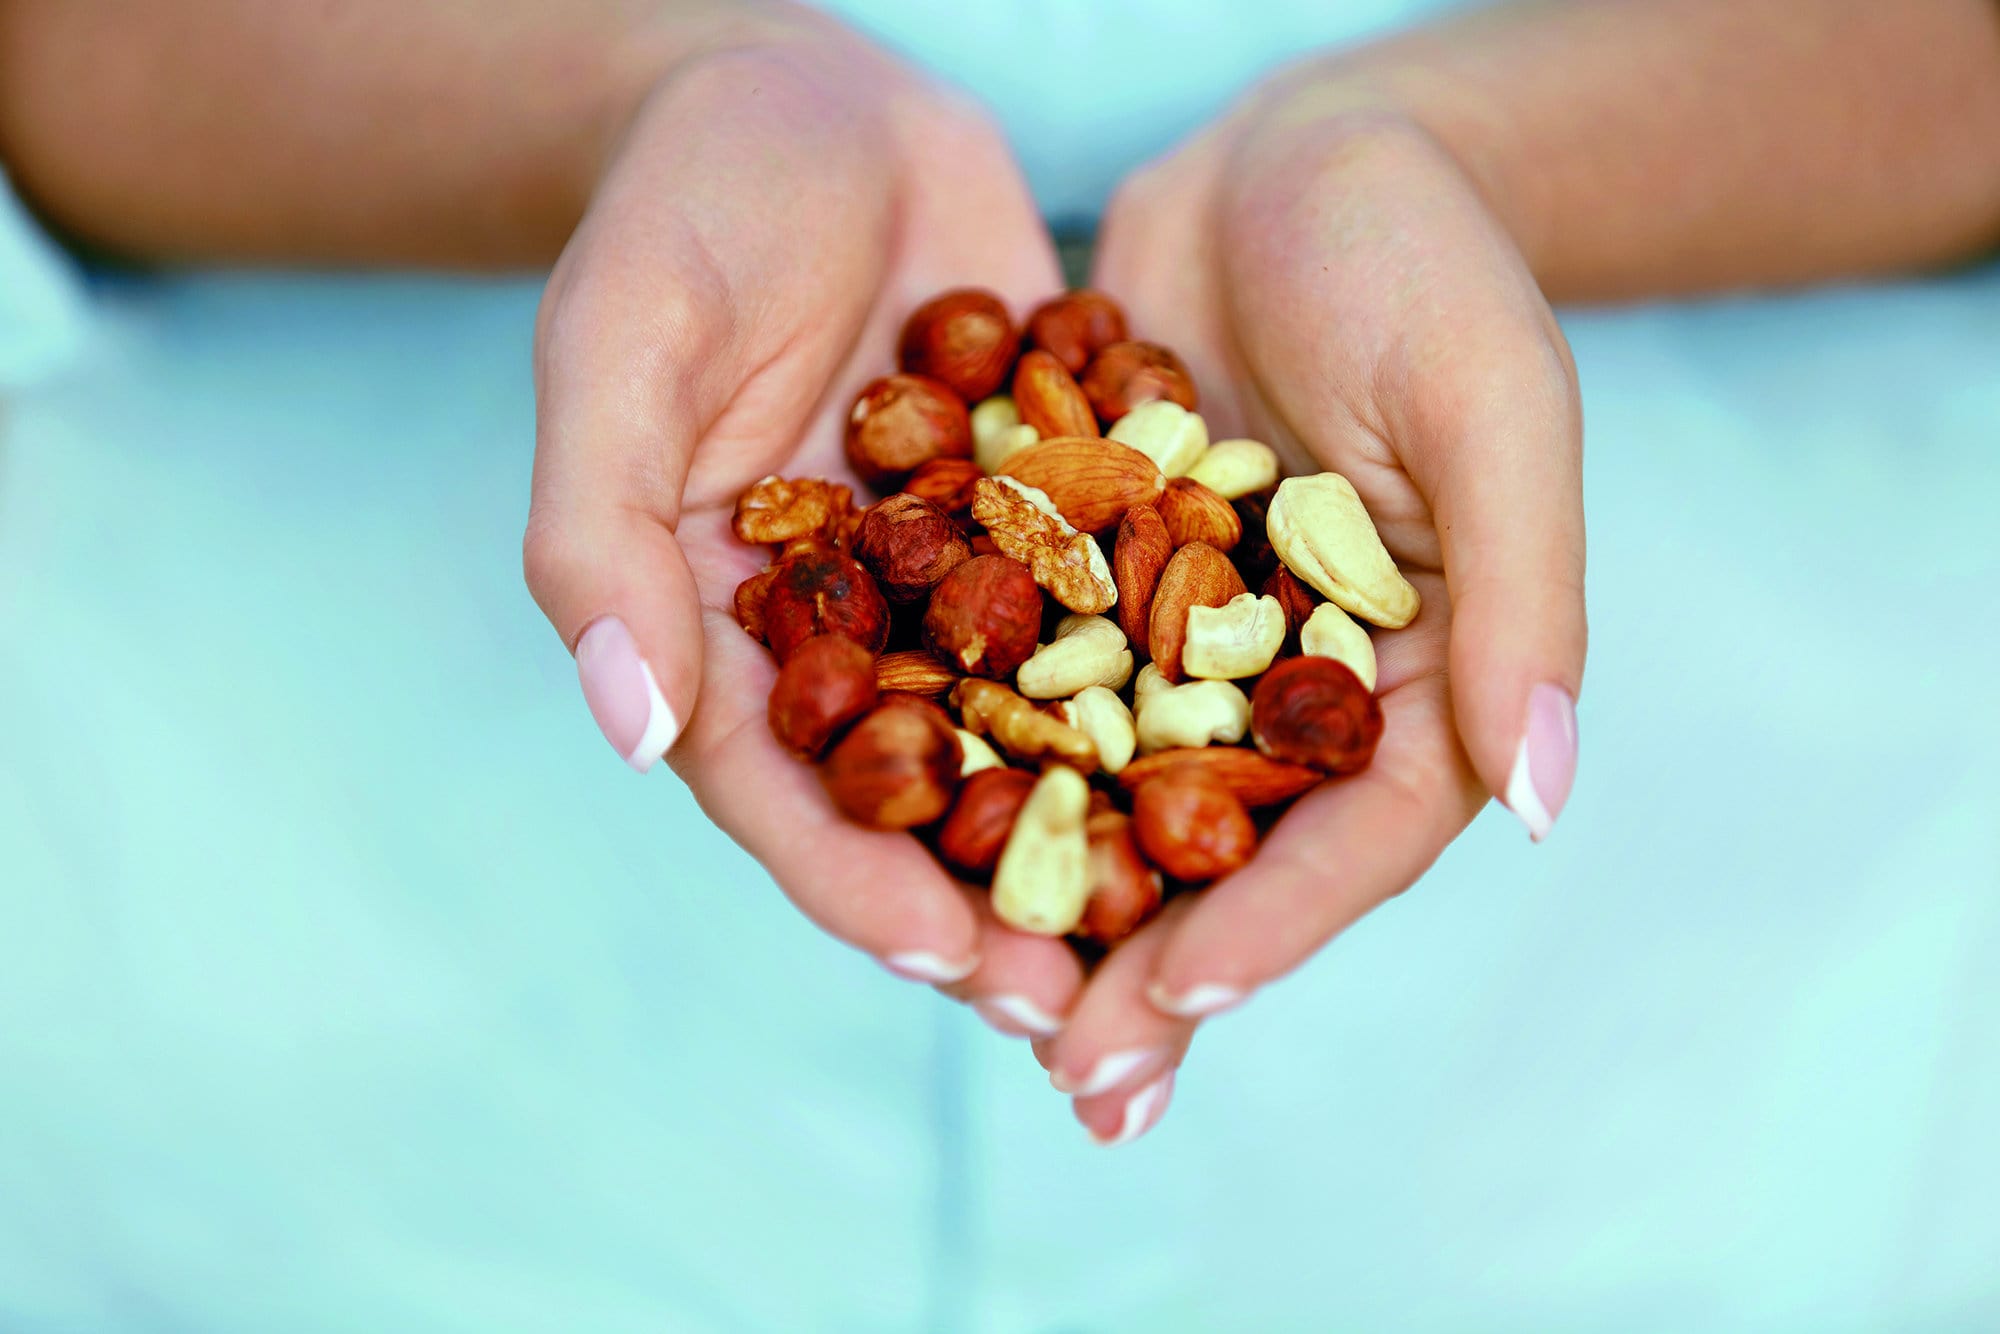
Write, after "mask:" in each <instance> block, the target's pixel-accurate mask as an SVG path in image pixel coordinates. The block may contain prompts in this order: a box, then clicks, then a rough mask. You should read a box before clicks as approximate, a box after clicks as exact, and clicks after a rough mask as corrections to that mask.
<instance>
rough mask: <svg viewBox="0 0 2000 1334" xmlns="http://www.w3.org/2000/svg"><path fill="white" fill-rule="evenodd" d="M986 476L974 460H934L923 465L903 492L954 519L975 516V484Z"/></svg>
mask: <svg viewBox="0 0 2000 1334" xmlns="http://www.w3.org/2000/svg"><path fill="white" fill-rule="evenodd" d="M985 475H986V470H985V469H983V468H981V467H980V466H979V465H978V464H977V463H976V462H974V461H973V460H971V459H957V458H947V459H932V460H931V461H930V462H928V463H924V464H920V465H918V467H917V470H916V471H915V472H913V473H911V474H910V476H909V480H907V481H905V482H904V483H903V490H905V491H907V492H908V493H909V494H911V495H913V496H917V497H919V498H921V499H923V500H928V501H930V502H931V504H933V505H935V506H937V507H938V508H939V509H941V510H943V511H944V512H945V513H946V514H949V515H950V516H951V517H952V518H954V519H963V518H965V517H966V516H967V515H969V514H971V513H972V484H973V483H974V482H976V481H978V480H979V479H980V478H982V477H984V476H985Z"/></svg>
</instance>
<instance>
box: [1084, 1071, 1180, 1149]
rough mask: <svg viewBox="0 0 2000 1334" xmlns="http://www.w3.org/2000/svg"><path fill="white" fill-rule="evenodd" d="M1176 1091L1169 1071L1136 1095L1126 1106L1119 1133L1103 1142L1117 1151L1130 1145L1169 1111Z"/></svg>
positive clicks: (1171, 1073)
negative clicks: (1123, 1146) (1169, 1100)
mask: <svg viewBox="0 0 2000 1334" xmlns="http://www.w3.org/2000/svg"><path fill="white" fill-rule="evenodd" d="M1173 1091H1174V1075H1173V1071H1171V1070H1169V1071H1168V1072H1167V1073H1166V1074H1164V1075H1161V1076H1160V1077H1159V1078H1158V1079H1156V1080H1154V1081H1153V1082H1152V1083H1150V1084H1148V1085H1146V1087H1144V1088H1142V1089H1140V1090H1139V1091H1138V1092H1137V1093H1134V1094H1133V1095H1132V1097H1131V1099H1130V1101H1128V1102H1127V1103H1126V1104H1125V1115H1124V1116H1123V1118H1121V1119H1120V1120H1119V1122H1118V1133H1117V1134H1116V1135H1113V1136H1112V1137H1111V1138H1110V1139H1107V1140H1104V1141H1102V1143H1103V1145H1104V1147H1105V1148H1107V1149H1115V1148H1117V1147H1118V1146H1119V1145H1120V1144H1130V1143H1131V1142H1132V1141H1133V1140H1135V1139H1137V1138H1139V1136H1141V1135H1143V1134H1145V1133H1146V1132H1147V1131H1148V1130H1151V1129H1152V1128H1153V1126H1154V1124H1155V1123H1156V1122H1157V1121H1159V1119H1160V1116H1161V1114H1162V1113H1164V1112H1165V1111H1166V1110H1167V1098H1168V1097H1169V1096H1170V1095H1171V1094H1172V1093H1173Z"/></svg>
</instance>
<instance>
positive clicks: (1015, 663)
mask: <svg viewBox="0 0 2000 1334" xmlns="http://www.w3.org/2000/svg"><path fill="white" fill-rule="evenodd" d="M1041 633H1042V590H1041V588H1040V586H1039V585H1037V584H1036V583H1035V576H1034V575H1032V574H1030V573H1028V567H1027V566H1025V565H1023V564H1021V562H1019V561H1017V560H1012V559H1009V558H1008V557H1006V556H974V557H973V558H972V559H971V560H969V561H966V562H965V563H964V564H963V565H960V566H959V567H958V568H957V569H955V570H953V571H952V572H951V573H950V574H947V575H946V576H945V577H944V578H943V579H941V580H939V581H938V586H937V587H936V588H934V589H932V590H931V603H930V606H929V608H927V609H926V610H925V612H924V644H925V646H926V647H928V648H929V649H930V651H931V652H933V653H935V654H937V655H938V657H940V658H942V659H943V660H944V661H946V662H948V663H950V664H951V665H952V666H953V667H955V668H957V669H958V670H960V671H962V672H965V673H966V674H968V675H970V676H985V677H990V678H992V679H993V680H996V681H997V680H1002V679H1004V678H1006V677H1007V676H1009V675H1011V674H1012V673H1013V671H1014V669H1015V668H1016V667H1019V666H1020V665H1021V664H1022V663H1024V662H1026V661H1027V660H1028V659H1029V658H1030V657H1031V656H1032V655H1033V654H1034V652H1035V649H1036V647H1037V645H1038V644H1039V643H1040V640H1041Z"/></svg>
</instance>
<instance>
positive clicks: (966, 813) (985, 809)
mask: <svg viewBox="0 0 2000 1334" xmlns="http://www.w3.org/2000/svg"><path fill="white" fill-rule="evenodd" d="M1034 786H1035V775H1034V774H1032V773H1030V772H1029V771H1028V770H1026V769H981V770H980V771H979V772H978V773H976V774H974V775H972V777H970V778H968V779H966V780H965V782H964V783H963V784H962V785H961V786H960V787H959V789H958V800H957V801H955V802H953V803H952V807H951V814H950V815H948V816H946V817H945V822H944V825H943V826H942V827H941V828H940V829H939V830H938V845H937V846H938V856H940V857H942V858H944V860H945V864H946V865H948V866H950V867H951V868H952V869H953V870H955V871H957V872H959V873H960V874H961V875H966V876H970V877H974V878H984V877H986V876H989V875H992V874H993V868H994V867H995V866H997V865H999V863H1000V850H1001V849H1002V848H1004V847H1006V846H1007V835H1009V834H1011V833H1013V832H1014V820H1015V817H1017V816H1018V815H1020V813H1021V805H1022V803H1023V802H1025V801H1027V799H1028V793H1029V792H1031V791H1033V790H1034Z"/></svg>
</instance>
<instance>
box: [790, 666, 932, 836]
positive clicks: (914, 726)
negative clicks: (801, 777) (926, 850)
mask: <svg viewBox="0 0 2000 1334" xmlns="http://www.w3.org/2000/svg"><path fill="white" fill-rule="evenodd" d="M963 758H964V757H963V754H962V752H961V750H960V748H959V744H958V733H957V732H956V731H955V730H953V728H952V725H951V719H950V718H948V717H946V716H945V712H944V710H942V709H940V708H938V707H937V706H936V705H935V704H931V703H928V702H926V701H924V700H921V699H918V698H917V697H916V696H914V695H891V696H888V697H885V698H884V699H883V701H882V702H881V703H880V704H878V705H876V706H875V709H874V711H873V712H871V713H869V714H868V715H867V716H866V717H864V718H862V719H861V721H860V722H858V723H856V724H854V726H853V728H852V729H850V730H849V732H848V733H847V735H846V736H845V737H843V738H842V739H841V742H840V744H839V745H837V746H835V747H834V748H833V751H832V753H830V754H829V755H828V756H827V757H826V763H825V764H823V765H821V766H820V779H821V781H822V782H824V783H825V784H826V790H827V794H828V795H829V796H831V797H832V798H833V804H834V805H836V806H838V807H839V808H840V811H841V814H843V815H845V816H846V817H847V818H848V819H850V820H852V821H854V822H855V823H856V824H862V825H867V826H868V827H869V828H870V829H912V828H915V827H916V826H917V825H920V824H929V823H930V822H931V821H933V820H935V819H937V818H938V817H939V816H940V815H943V814H944V813H945V811H947V810H948V809H950V807H951V799H952V796H953V794H955V793H956V792H957V791H958V768H959V765H960V764H961V763H962V762H963Z"/></svg>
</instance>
